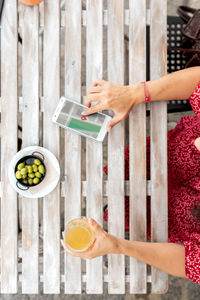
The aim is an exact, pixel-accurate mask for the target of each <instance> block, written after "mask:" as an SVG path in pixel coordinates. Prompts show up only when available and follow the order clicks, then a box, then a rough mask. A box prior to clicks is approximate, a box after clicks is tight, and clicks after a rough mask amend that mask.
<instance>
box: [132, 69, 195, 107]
mask: <svg viewBox="0 0 200 300" xmlns="http://www.w3.org/2000/svg"><path fill="white" fill-rule="evenodd" d="M199 82H200V67H193V68H188V69H184V70H181V71H177V72H174V73H171V74H168V75H166V76H163V77H160V78H158V79H155V80H151V81H148V82H147V86H148V89H149V94H150V98H151V100H152V101H157V100H184V99H188V98H189V97H190V96H191V94H192V92H193V91H194V89H195V87H196V86H197V84H198V83H199ZM137 90H138V103H141V102H144V89H143V86H142V85H141V84H138V85H137Z"/></svg>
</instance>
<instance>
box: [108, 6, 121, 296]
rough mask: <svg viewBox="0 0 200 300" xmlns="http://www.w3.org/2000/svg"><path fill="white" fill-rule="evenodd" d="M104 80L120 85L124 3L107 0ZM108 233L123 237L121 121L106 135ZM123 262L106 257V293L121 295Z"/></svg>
mask: <svg viewBox="0 0 200 300" xmlns="http://www.w3.org/2000/svg"><path fill="white" fill-rule="evenodd" d="M108 80H109V81H111V82H114V83H118V84H123V83H124V1H123V0H118V1H115V0H110V1H108ZM108 210H109V219H108V230H109V233H111V234H114V235H116V236H118V237H120V238H124V122H121V123H119V124H117V125H116V126H115V127H114V128H113V129H112V130H111V132H110V133H109V135H108ZM124 268H125V259H124V256H123V255H115V254H109V255H108V276H109V282H108V292H109V294H124V293H125V269H124Z"/></svg>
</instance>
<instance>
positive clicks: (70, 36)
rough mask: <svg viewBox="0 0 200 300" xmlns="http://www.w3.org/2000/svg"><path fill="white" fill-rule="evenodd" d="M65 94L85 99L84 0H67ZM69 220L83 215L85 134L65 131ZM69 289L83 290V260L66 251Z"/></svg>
mask: <svg viewBox="0 0 200 300" xmlns="http://www.w3.org/2000/svg"><path fill="white" fill-rule="evenodd" d="M65 12H66V19H65V22H66V27H65V95H66V96H69V97H70V98H72V99H74V100H77V101H78V102H81V0H75V1H70V0H66V1H65ZM64 175H65V192H66V193H65V224H66V222H67V220H69V219H71V218H72V217H79V216H80V215H81V137H80V136H78V135H76V134H73V133H71V132H70V131H66V132H65V174H64ZM65 293H67V294H80V293H81V260H80V259H79V258H77V257H72V256H70V255H69V254H65Z"/></svg>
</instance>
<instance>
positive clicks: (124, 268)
mask: <svg viewBox="0 0 200 300" xmlns="http://www.w3.org/2000/svg"><path fill="white" fill-rule="evenodd" d="M126 2H127V3H126ZM128 2H129V3H128ZM166 5H167V1H166V0H163V1H159V0H150V9H147V7H146V0H140V1H138V0H130V1H123V0H118V1H115V0H109V1H103V0H87V1H86V6H85V1H84V3H82V1H81V0H73V1H71V0H65V8H64V9H61V7H60V1H59V0H57V1H55V0H45V1H44V2H43V3H42V4H40V5H39V6H36V7H26V6H23V5H18V3H17V1H16V0H6V1H5V4H4V10H3V15H2V22H1V252H0V254H1V277H0V285H1V293H25V294H37V293H39V292H43V293H46V294H48V293H49V294H58V293H61V292H64V293H66V294H81V292H82V289H83V288H84V285H85V284H86V292H87V293H88V294H102V293H103V287H104V284H106V285H108V293H109V294H124V293H133V294H136V293H137V294H139V293H146V292H147V283H151V286H152V293H164V292H166V290H167V274H165V273H163V272H161V271H159V270H157V269H155V268H151V272H150V273H147V266H146V264H144V263H142V262H139V261H137V260H135V259H133V258H131V259H129V260H126V263H125V257H124V256H123V255H109V256H108V267H107V266H106V265H105V261H104V259H103V258H102V257H100V258H97V259H94V260H91V261H87V262H86V265H85V263H84V262H83V261H81V260H80V259H79V258H73V257H71V256H69V255H67V254H65V255H63V253H64V252H63V250H62V249H61V247H60V237H61V230H62V228H63V225H64V222H65V221H64V220H67V219H69V218H70V217H72V216H73V217H76V216H80V215H81V214H82V213H83V209H84V206H85V208H86V215H87V216H91V217H93V218H95V219H96V220H97V221H98V222H99V223H100V224H101V225H103V206H104V201H105V199H106V198H107V202H108V208H109V222H108V231H109V232H110V233H112V234H115V235H117V236H119V237H122V238H123V237H125V228H124V218H125V216H124V196H125V195H130V234H129V238H130V239H131V240H140V241H146V240H147V234H146V231H147V226H146V221H147V220H146V196H147V195H151V230H152V241H154V242H159V241H160V242H164V241H165V242H166V241H167V228H168V223H167V110H166V103H162V102H159V103H158V102H157V103H153V104H151V106H150V111H151V124H150V127H151V131H150V132H151V181H149V182H147V180H146V108H147V107H146V105H145V104H142V105H140V106H138V107H137V108H135V109H134V110H133V111H132V112H131V113H130V116H129V132H125V124H124V123H123V122H122V123H120V124H118V125H117V126H116V127H115V128H114V129H112V131H111V133H110V134H109V136H108V138H107V139H106V141H105V144H104V147H103V145H102V144H100V143H95V142H93V141H90V140H87V141H86V143H85V139H84V138H81V137H79V136H77V135H74V134H72V133H70V132H68V131H64V130H60V129H59V128H58V127H57V126H56V125H54V124H53V123H52V122H51V117H52V114H53V112H54V109H55V107H56V104H57V103H58V100H59V98H60V96H61V95H63V94H65V95H66V96H70V97H71V98H74V99H77V101H78V102H81V101H83V99H84V96H85V94H86V88H88V87H89V86H90V85H91V84H92V82H93V81H94V80H95V79H96V78H104V79H107V80H109V81H112V82H115V83H119V84H124V73H125V72H127V70H128V67H129V84H133V83H136V82H140V81H143V80H145V78H146V25H147V24H149V25H150V53H151V54H150V70H151V78H152V79H154V78H157V77H159V76H161V75H164V74H165V73H166V14H167V7H166ZM127 28H128V30H127ZM125 29H126V30H125ZM125 31H126V33H127V32H128V38H129V57H128V58H129V61H128V65H127V63H126V62H127V57H125ZM18 32H20V34H21V36H22V48H21V46H20V45H19V43H18ZM85 41H86V42H85ZM61 50H62V51H61ZM63 53H64V54H63ZM61 54H62V55H61ZM20 55H21V59H19V57H20ZM21 60H22V66H21V65H20V61H21ZM85 60H86V63H85ZM21 78H22V80H21ZM85 78H86V79H85ZM63 83H64V84H63ZM20 119H22V147H26V146H31V145H40V146H44V147H46V148H48V149H49V150H50V151H52V152H53V153H54V154H55V155H56V157H57V158H58V159H59V160H60V162H61V163H60V165H61V174H62V176H61V180H60V182H59V184H58V185H57V187H56V189H55V190H54V191H53V192H52V193H51V194H49V195H48V196H46V197H44V198H43V199H28V198H25V197H24V198H22V199H21V198H19V197H18V195H17V193H16V192H15V191H14V190H13V189H12V187H11V186H10V184H9V182H8V174H7V168H8V165H9V162H10V160H11V159H12V157H13V156H14V155H15V153H16V152H17V139H18V130H17V128H18V125H19V122H20ZM161 121H162V123H161ZM160 124H162V126H160ZM125 137H127V138H128V139H129V144H130V180H129V182H127V181H126V182H125V179H124V145H125ZM84 145H85V147H86V150H85V151H83V147H84ZM103 149H104V151H103ZM105 149H107V150H105ZM105 153H107V154H108V155H105ZM105 164H108V177H104V176H103V166H104V165H105ZM19 200H21V203H22V205H21V208H22V216H21V214H20V213H19V211H18V201H19ZM41 207H42V211H43V214H42V215H41V213H39V209H41ZM63 207H64V209H63V210H62V209H61V208H63ZM62 212H63V214H62ZM63 215H64V220H63V218H62V216H63ZM18 220H19V221H18ZM18 223H20V224H21V229H22V234H20V232H19V231H18V225H17V224H18ZM41 224H42V227H41V228H43V232H42V243H41V242H40V239H39V228H40V226H41ZM40 248H42V257H39V249H40Z"/></svg>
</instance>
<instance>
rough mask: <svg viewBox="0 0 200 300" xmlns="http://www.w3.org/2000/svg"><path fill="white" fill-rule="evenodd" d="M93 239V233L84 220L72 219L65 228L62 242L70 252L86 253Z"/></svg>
mask: <svg viewBox="0 0 200 300" xmlns="http://www.w3.org/2000/svg"><path fill="white" fill-rule="evenodd" d="M94 237H95V233H94V232H93V231H92V229H91V227H90V225H89V223H88V220H87V219H86V218H77V219H73V220H71V221H70V222H69V223H68V224H67V225H66V226H65V231H64V241H65V244H66V245H67V246H68V248H69V249H70V250H71V251H74V252H84V251H86V250H87V249H89V248H90V246H91V245H92V243H93V242H94Z"/></svg>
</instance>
